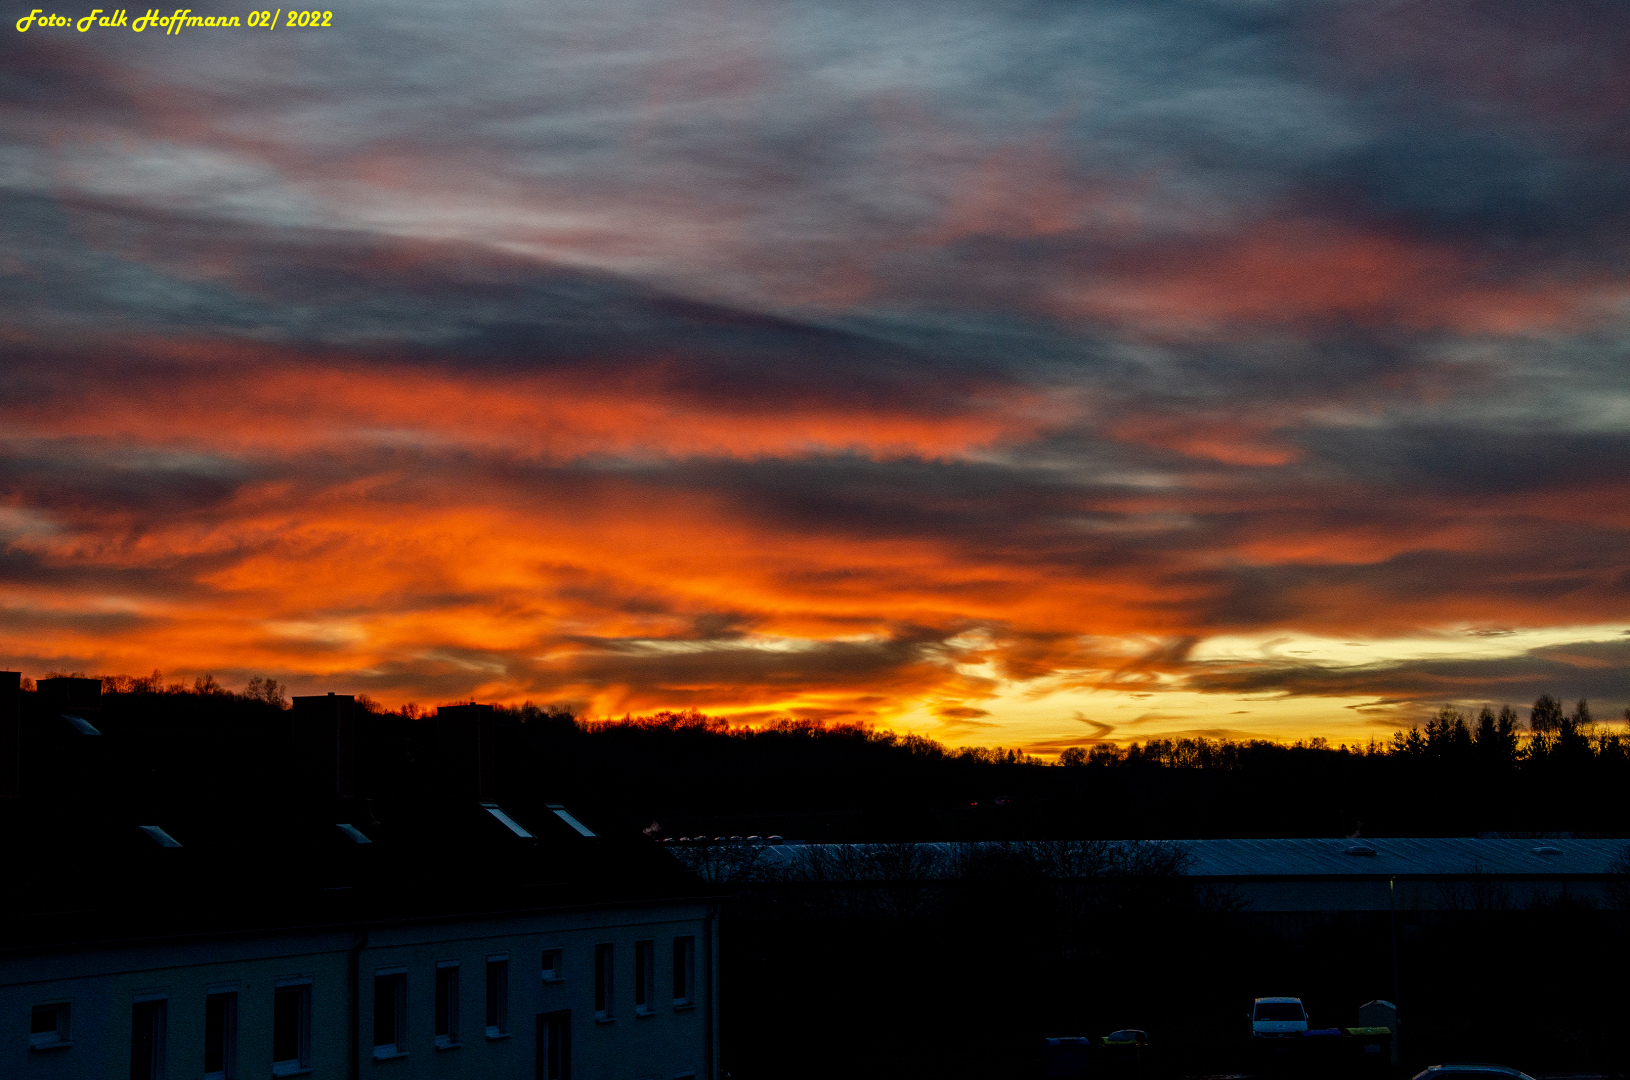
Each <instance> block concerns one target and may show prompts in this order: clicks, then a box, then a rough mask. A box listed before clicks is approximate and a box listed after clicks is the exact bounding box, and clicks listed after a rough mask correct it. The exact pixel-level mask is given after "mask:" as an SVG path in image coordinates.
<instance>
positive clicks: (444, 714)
mask: <svg viewBox="0 0 1630 1080" xmlns="http://www.w3.org/2000/svg"><path fill="white" fill-rule="evenodd" d="M436 742H437V746H438V750H439V752H440V754H441V760H442V763H443V767H444V768H445V769H446V777H447V781H446V784H447V793H448V794H449V795H452V796H454V797H456V798H467V799H475V800H477V801H479V802H492V801H494V800H496V799H497V798H498V746H497V740H496V739H495V738H494V732H493V710H492V706H491V705H442V706H440V707H439V708H437V709H436Z"/></svg>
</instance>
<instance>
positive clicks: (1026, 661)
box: [0, 0, 1630, 754]
mask: <svg viewBox="0 0 1630 1080" xmlns="http://www.w3.org/2000/svg"><path fill="white" fill-rule="evenodd" d="M37 2H38V0H32V2H31V3H29V4H24V5H18V4H12V5H11V6H10V7H9V8H8V16H7V19H8V21H7V23H6V25H5V26H3V27H0V30H3V32H4V37H3V39H0V131H3V135H0V140H3V141H0V199H3V201H4V202H3V214H0V237H3V239H0V667H8V668H13V669H20V670H22V671H23V672H24V673H25V674H28V675H30V676H34V677H38V676H40V675H43V674H44V673H46V672H47V671H51V670H61V671H68V670H78V671H85V672H89V673H92V674H97V673H128V674H143V673H146V672H149V671H151V670H153V669H154V668H159V669H162V670H163V672H164V673H165V676H166V678H172V679H188V680H190V679H191V678H193V677H194V676H196V675H199V674H202V673H206V672H208V673H213V674H214V675H215V676H216V677H217V678H218V679H220V680H221V681H222V682H223V683H225V684H226V685H228V686H229V687H240V686H242V685H243V684H244V682H245V681H246V680H247V679H248V678H249V677H250V676H251V675H255V674H262V675H267V676H271V677H274V678H277V679H279V680H282V681H284V682H285V683H287V684H288V685H289V686H290V687H291V688H292V689H293V690H294V691H295V692H319V691H327V690H335V691H340V692H356V693H367V694H369V695H372V696H373V697H375V698H376V699H378V700H380V701H381V702H383V703H385V704H387V705H392V706H395V705H399V704H402V703H404V702H407V701H414V702H417V703H419V704H421V705H433V704H436V703H437V702H447V701H451V700H455V699H460V698H465V699H467V698H469V697H471V696H473V697H475V698H476V699H478V700H483V701H521V700H524V699H531V700H533V701H536V702H540V703H543V702H560V703H569V704H571V705H573V706H574V707H575V708H578V709H580V710H582V711H584V712H587V713H588V714H591V715H594V716H606V715H622V714H623V713H625V712H629V711H632V712H636V713H638V712H649V711H652V710H657V709H663V708H675V709H679V708H691V707H695V708H699V709H702V710H705V711H709V712H714V713H720V714H724V715H729V716H733V717H738V718H742V719H755V720H761V719H765V718H769V717H775V716H796V717H815V718H825V719H832V720H845V721H853V720H861V721H866V722H871V723H876V724H878V725H880V726H886V727H890V728H894V729H896V730H902V731H904V730H911V731H915V732H917V733H919V734H924V735H929V736H932V737H934V738H938V739H941V740H944V741H946V742H949V743H953V744H969V743H980V744H986V745H995V744H1001V745H1005V746H1019V747H1023V748H1027V749H1029V750H1031V751H1032V752H1035V753H1040V754H1051V753H1056V752H1057V751H1058V750H1060V749H1062V748H1064V747H1066V746H1069V745H1073V744H1081V743H1086V742H1090V741H1093V740H1100V739H1110V740H1120V741H1124V740H1129V739H1140V740H1141V739H1144V738H1148V737H1151V736H1170V735H1177V734H1194V733H1203V734H1206V735H1211V736H1222V735H1226V736H1229V737H1236V738H1244V737H1266V738H1276V739H1294V738H1299V737H1304V736H1310V735H1323V736H1325V737H1327V738H1329V739H1330V740H1331V741H1332V742H1340V741H1347V742H1353V741H1364V740H1367V739H1369V738H1370V737H1371V736H1372V735H1379V736H1383V737H1384V736H1385V735H1387V734H1389V733H1390V732H1391V731H1392V730H1393V729H1394V728H1396V727H1399V726H1406V725H1407V724H1408V723H1410V722H1411V721H1412V720H1414V719H1417V718H1420V717H1423V716H1425V715H1428V714H1430V713H1431V712H1432V711H1434V710H1435V709H1436V708H1437V707H1439V706H1440V705H1442V704H1443V703H1445V702H1453V703H1457V704H1461V705H1467V706H1473V707H1475V706H1476V705H1479V704H1481V703H1484V702H1492V703H1496V704H1498V703H1500V702H1512V703H1514V704H1518V705H1526V704H1527V703H1528V702H1531V701H1532V700H1533V698H1534V697H1535V696H1536V695H1537V694H1539V693H1541V692H1550V693H1553V694H1556V695H1557V696H1559V697H1564V698H1567V699H1570V700H1571V699H1575V698H1579V697H1588V698H1589V699H1591V701H1592V704H1593V706H1594V707H1595V709H1596V713H1597V715H1598V717H1603V716H1605V717H1617V716H1620V715H1621V713H1622V710H1623V709H1624V707H1625V704H1626V702H1627V700H1630V4H1625V3H1623V2H1622V0H1545V2H1542V3H1541V2H1534V0H1510V2H1497V0H1489V2H1458V0H1445V2H1387V0H1363V2H1351V3H1349V2H1343V0H1303V2H1296V3H1289V2H1287V3H1278V2H1273V0H1210V2H1207V0H1180V2H1177V0H1173V2H1163V0H1128V2H1104V0H1070V2H1058V3H1051V2H1018V0H1015V2H1002V0H980V2H968V3H961V2H956V0H857V2H846V0H742V2H739V3H738V2H734V0H525V2H513V0H473V2H467V3H460V4H427V3H416V2H405V0H394V2H391V3H382V2H381V3H372V2H368V3H352V2H349V0H348V2H347V3H346V4H345V5H344V7H343V8H340V9H337V10H336V11H335V18H334V26H333V28H331V29H328V30H289V29H284V28H280V29H278V30H275V31H268V30H248V29H240V30H222V29H215V30H207V29H193V30H187V31H184V32H183V33H181V34H180V35H179V36H176V35H171V36H163V32H162V31H161V30H157V29H154V30H150V31H147V32H144V33H141V34H136V33H133V32H131V31H130V30H129V29H128V28H122V29H100V28H98V29H92V30H90V31H88V32H86V33H79V32H77V31H75V30H73V29H67V30H64V29H55V28H40V27H34V28H32V29H30V30H29V31H27V32H26V33H19V32H17V30H16V28H15V25H14V24H15V20H16V18H17V16H19V15H23V14H26V13H27V11H28V10H29V9H30V8H31V7H32V6H33V3H37ZM206 5H207V0H200V7H199V11H200V12H201V13H207V12H211V11H214V12H224V13H234V14H240V15H241V14H244V13H245V12H246V11H247V10H248V9H247V8H232V7H224V6H222V7H214V8H211V7H208V6H206ZM46 10H47V11H52V10H56V11H59V12H60V13H62V14H66V15H72V16H75V17H77V16H79V15H83V14H87V13H88V12H89V11H90V5H89V4H88V3H86V4H83V5H82V6H81V7H80V8H68V7H59V8H56V9H51V8H49V7H47V9H46ZM141 10H145V9H141ZM166 10H169V9H166Z"/></svg>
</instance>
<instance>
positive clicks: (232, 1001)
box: [204, 991, 238, 1080]
mask: <svg viewBox="0 0 1630 1080" xmlns="http://www.w3.org/2000/svg"><path fill="white" fill-rule="evenodd" d="M237 1076H238V995H237V994H236V993H231V992H226V991H222V992H218V993H214V994H210V995H208V996H206V997H205V998H204V1080H237Z"/></svg>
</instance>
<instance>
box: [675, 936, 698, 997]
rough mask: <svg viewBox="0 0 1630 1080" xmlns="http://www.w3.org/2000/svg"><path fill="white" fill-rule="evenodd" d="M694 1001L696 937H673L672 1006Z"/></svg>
mask: <svg viewBox="0 0 1630 1080" xmlns="http://www.w3.org/2000/svg"><path fill="white" fill-rule="evenodd" d="M695 1003H696V939H695V938H693V937H676V938H674V1007H675V1008H677V1007H679V1006H681V1005H694V1004H695Z"/></svg>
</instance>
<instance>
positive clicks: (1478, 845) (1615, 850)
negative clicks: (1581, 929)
mask: <svg viewBox="0 0 1630 1080" xmlns="http://www.w3.org/2000/svg"><path fill="white" fill-rule="evenodd" d="M1148 842H1149V843H1154V844H1159V845H1162V846H1178V847H1181V848H1182V849H1183V850H1185V851H1186V852H1187V853H1188V855H1189V864H1188V874H1189V875H1190V876H1192V877H1206V878H1231V879H1238V878H1315V877H1318V878H1328V877H1368V878H1375V877H1459V876H1464V875H1475V874H1493V875H1499V876H1505V877H1588V876H1596V875H1605V874H1611V873H1614V872H1615V871H1614V868H1613V863H1614V860H1615V859H1617V858H1619V857H1620V856H1621V855H1624V854H1625V853H1626V852H1627V851H1630V840H1624V839H1617V840H1606V839H1588V840H1578V839H1567V840H1521V839H1477V838H1472V837H1428V838H1414V837H1409V838H1377V839H1362V840H1352V839H1331V838H1306V839H1266V840H1157V841H1148ZM1047 843H1051V842H1048V841H1042V842H1041V844H1043V845H1045V844H1047ZM1104 843H1108V844H1112V845H1113V844H1117V843H1127V844H1131V843H1137V842H1136V841H1105V842H1104ZM911 846H912V847H913V848H916V849H918V850H919V852H920V856H921V857H920V858H916V859H909V860H907V863H909V864H910V866H911V868H910V869H908V870H907V871H906V872H907V876H917V875H920V876H921V877H924V878H937V877H941V876H945V875H946V874H949V873H953V872H954V871H953V869H952V868H953V867H954V865H955V862H956V857H957V854H958V851H959V849H963V848H964V847H968V848H978V847H982V846H985V845H983V844H978V843H976V844H970V845H959V844H948V843H937V844H916V845H911ZM992 846H994V845H992ZM1007 846H1010V847H1023V846H1024V844H1023V842H1020V843H1016V844H1010V845H1007ZM678 853H679V854H680V856H681V859H682V860H683V859H685V853H684V852H683V851H679V852H678ZM758 856H759V860H760V862H759V864H760V865H761V866H762V867H764V868H765V869H767V870H770V871H771V873H772V874H773V873H774V872H775V871H776V870H777V869H780V870H783V871H786V870H793V871H795V868H796V867H798V866H799V865H800V863H808V862H809V860H811V859H819V860H821V862H822V864H823V871H822V873H823V876H827V877H829V878H835V879H844V878H847V879H848V880H860V881H863V880H880V879H883V878H888V877H892V876H893V875H894V874H895V873H898V872H900V870H901V869H904V866H903V865H902V863H901V853H900V851H899V850H898V846H897V845H876V844H797V845H786V846H778V847H764V848H762V849H761V850H760V851H759V852H758ZM795 872H796V871H795ZM1621 872H1622V871H1621Z"/></svg>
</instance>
